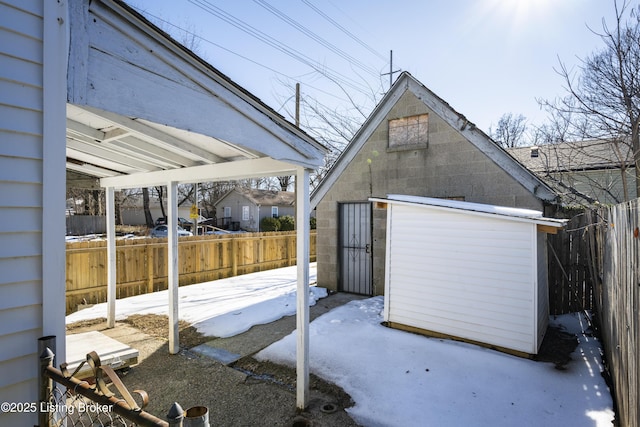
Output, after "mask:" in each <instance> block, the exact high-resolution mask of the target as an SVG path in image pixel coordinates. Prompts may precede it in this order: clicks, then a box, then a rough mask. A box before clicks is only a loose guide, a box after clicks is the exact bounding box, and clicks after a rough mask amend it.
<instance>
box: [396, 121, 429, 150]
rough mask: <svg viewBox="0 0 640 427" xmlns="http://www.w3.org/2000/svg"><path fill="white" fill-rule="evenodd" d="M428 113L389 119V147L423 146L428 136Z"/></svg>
mask: <svg viewBox="0 0 640 427" xmlns="http://www.w3.org/2000/svg"><path fill="white" fill-rule="evenodd" d="M428 119H429V115H428V114H420V115H417V116H410V117H402V118H399V119H393V120H389V148H403V147H407V148H415V147H416V146H425V147H426V144H427V141H428V136H429V120H428Z"/></svg>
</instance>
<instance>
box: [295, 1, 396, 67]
mask: <svg viewBox="0 0 640 427" xmlns="http://www.w3.org/2000/svg"><path fill="white" fill-rule="evenodd" d="M302 2H303V3H304V4H306V5H307V6H309V7H310V8H311V9H312V10H313V11H314V12H316V13H317V14H318V15H320V16H322V17H323V18H324V19H325V20H327V21H328V22H329V23H331V25H333V26H334V27H336V28H337V29H339V30H340V31H342V32H343V33H344V34H346V35H347V36H349V37H350V38H351V39H352V40H353V41H355V42H356V43H358V44H359V45H360V46H362V47H364V48H365V49H367V50H368V51H369V52H371V53H372V54H374V55H375V56H377V57H378V58H380V59H382V60H383V61H386V60H387V58H385V57H384V55H382V54H380V53H379V52H378V51H376V50H375V49H374V48H372V47H371V46H369V45H368V44H367V43H365V42H364V41H362V40H361V39H360V38H359V37H357V36H356V35H355V34H353V33H352V32H351V31H349V30H347V29H346V28H345V27H343V26H342V25H340V24H339V23H338V22H337V21H335V20H334V19H333V18H331V17H330V16H329V15H327V14H326V13H324V12H323V11H322V10H321V9H320V8H318V7H317V6H315V5H313V4H311V2H310V1H309V0H302Z"/></svg>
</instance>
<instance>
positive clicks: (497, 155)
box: [311, 72, 557, 207]
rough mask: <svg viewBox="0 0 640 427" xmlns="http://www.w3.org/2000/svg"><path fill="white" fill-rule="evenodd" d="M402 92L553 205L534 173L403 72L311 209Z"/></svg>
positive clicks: (334, 168)
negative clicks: (409, 92) (418, 101)
mask: <svg viewBox="0 0 640 427" xmlns="http://www.w3.org/2000/svg"><path fill="white" fill-rule="evenodd" d="M406 91H411V92H412V93H413V94H414V95H415V96H416V97H417V98H418V99H420V100H421V101H422V102H423V103H424V104H425V105H426V106H427V107H429V109H431V110H432V111H433V112H434V113H435V114H437V115H438V116H440V117H441V118H442V119H443V120H444V121H445V122H446V123H448V124H449V125H450V126H452V127H453V128H454V129H456V130H457V131H458V132H460V134H462V135H463V136H464V137H465V138H466V139H467V140H468V141H469V142H470V143H471V144H473V145H474V146H475V147H476V148H478V149H479V150H480V151H481V152H483V153H484V154H485V155H486V156H487V157H489V158H490V159H491V160H493V161H494V162H495V163H496V164H497V165H498V166H499V167H501V168H502V169H503V170H504V171H505V172H507V173H508V174H509V175H511V176H512V177H513V178H514V179H515V180H516V181H518V182H519V183H520V184H521V185H523V186H524V187H525V188H526V189H527V190H529V191H530V192H531V193H532V194H534V195H535V196H536V197H538V198H539V199H541V200H543V201H546V202H552V203H555V202H556V201H557V195H556V193H555V192H554V191H553V190H552V189H551V188H550V187H549V186H547V184H545V183H544V182H543V181H542V180H540V179H539V178H538V177H537V176H536V175H535V174H533V173H532V172H531V171H529V170H528V169H527V168H525V167H524V166H523V165H522V164H520V163H519V162H518V161H517V160H516V159H515V158H513V157H512V156H511V155H510V154H509V153H508V152H507V151H506V150H504V149H503V148H502V147H500V146H499V145H498V144H496V143H495V142H494V141H493V140H492V139H491V138H490V137H489V136H488V135H487V134H485V133H484V132H482V131H481V130H480V129H478V128H477V127H476V126H475V125H474V124H473V123H471V122H470V121H469V120H468V119H467V118H466V117H465V116H464V115H462V114H460V113H458V112H457V111H456V110H454V109H453V108H452V107H451V106H450V105H449V104H448V103H447V102H445V101H444V100H443V99H442V98H440V97H439V96H437V95H436V94H435V93H433V92H432V91H431V90H429V89H428V88H427V87H426V86H424V85H423V84H422V83H420V82H419V81H418V80H417V79H416V78H414V77H413V76H412V75H411V74H409V73H408V72H403V73H402V74H401V75H400V77H398V79H397V80H396V81H395V83H394V84H393V86H392V87H391V89H390V90H389V91H388V92H387V93H386V95H385V96H384V97H383V98H382V100H381V101H380V103H378V105H377V106H376V107H375V109H374V110H373V112H372V113H371V114H370V115H369V117H368V118H367V120H366V121H365V122H364V123H363V125H362V126H361V127H360V129H359V130H358V132H357V133H356V134H355V136H354V137H353V139H352V140H351V142H350V143H349V145H348V146H347V148H346V149H345V150H344V151H343V152H342V154H341V155H340V157H339V158H338V160H337V161H336V163H335V164H334V165H333V166H332V168H331V169H330V170H329V172H328V173H327V175H326V176H325V178H324V179H323V180H322V182H321V183H320V185H319V186H318V187H316V188H315V189H314V191H313V193H312V194H311V206H312V207H315V206H317V204H318V203H319V202H320V200H322V198H323V197H324V195H325V194H326V193H327V192H328V191H329V189H330V188H331V187H332V186H333V184H334V183H335V182H336V180H337V179H338V177H339V176H340V175H341V174H342V172H344V170H345V169H346V168H347V166H348V164H349V163H350V162H351V160H352V159H353V158H354V157H355V156H356V154H357V153H358V151H359V150H360V148H362V146H363V145H364V144H365V143H366V142H367V140H368V139H369V137H370V136H371V134H372V133H373V132H374V131H375V129H376V128H377V127H378V126H379V125H380V124H381V123H382V121H383V120H385V117H386V116H387V114H388V113H389V112H390V111H391V109H392V108H393V106H394V105H395V104H396V103H397V102H398V100H399V99H400V98H401V97H402V95H403V94H404V93H405V92H406Z"/></svg>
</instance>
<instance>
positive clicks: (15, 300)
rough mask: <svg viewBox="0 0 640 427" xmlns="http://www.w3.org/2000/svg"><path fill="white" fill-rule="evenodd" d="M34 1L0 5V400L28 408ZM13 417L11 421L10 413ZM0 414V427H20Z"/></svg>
mask: <svg viewBox="0 0 640 427" xmlns="http://www.w3.org/2000/svg"><path fill="white" fill-rule="evenodd" d="M42 16H43V2H42V1H41V0H26V1H25V0H9V1H0V40H1V42H0V140H1V141H2V144H0V194H2V198H0V218H1V224H2V225H1V228H0V271H1V272H2V274H0V372H2V375H1V376H0V401H4V402H31V401H33V398H34V396H35V395H36V394H35V388H36V384H35V381H33V379H34V378H35V377H36V366H37V355H36V354H35V353H36V349H37V346H36V339H37V338H38V337H39V336H40V335H41V331H42V330H41V324H42V314H41V310H42V308H41V304H42V287H41V280H42V264H41V253H42V237H41V231H42V206H41V205H42V127H43V115H42V105H43V99H42V79H43V71H42V55H43V47H42V46H43V45H42V34H43V22H42ZM16 416H17V415H16ZM11 417H12V414H0V424H1V425H26V424H24V422H25V419H24V415H20V417H19V418H11Z"/></svg>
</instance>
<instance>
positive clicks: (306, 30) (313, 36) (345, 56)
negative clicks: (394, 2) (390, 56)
mask: <svg viewBox="0 0 640 427" xmlns="http://www.w3.org/2000/svg"><path fill="white" fill-rule="evenodd" d="M253 1H254V3H256V4H258V5H259V6H261V7H263V8H264V9H266V10H267V11H268V12H269V13H271V14H272V15H274V16H276V17H277V18H279V19H281V20H282V21H284V22H285V23H287V24H289V25H290V26H292V27H293V28H295V29H297V30H298V31H300V32H301V33H303V34H305V35H306V36H308V37H309V38H311V39H312V40H314V41H316V42H318V43H319V44H321V45H322V46H324V47H326V48H327V49H329V50H330V51H331V52H333V53H335V54H336V55H338V56H339V57H341V58H343V59H345V60H346V61H348V62H349V63H350V64H352V65H354V66H356V67H358V68H360V69H361V70H363V71H365V72H366V73H368V74H370V75H372V76H373V77H377V76H379V74H380V73H379V72H378V70H376V69H374V68H372V67H369V66H368V65H366V64H365V63H363V62H362V61H360V60H359V59H357V58H354V57H353V56H351V55H350V54H348V53H347V52H345V51H344V50H342V49H340V48H339V47H337V46H336V45H334V44H333V43H331V42H329V41H327V40H326V39H325V38H323V37H322V36H320V35H318V34H317V33H315V32H313V31H311V30H310V29H309V28H308V27H307V26H306V25H304V24H301V23H300V22H298V21H296V20H295V19H293V18H291V17H290V16H289V15H287V14H286V13H285V12H283V11H281V10H280V9H278V8H276V7H275V6H273V5H271V4H269V3H267V2H266V1H265V0H253Z"/></svg>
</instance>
